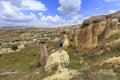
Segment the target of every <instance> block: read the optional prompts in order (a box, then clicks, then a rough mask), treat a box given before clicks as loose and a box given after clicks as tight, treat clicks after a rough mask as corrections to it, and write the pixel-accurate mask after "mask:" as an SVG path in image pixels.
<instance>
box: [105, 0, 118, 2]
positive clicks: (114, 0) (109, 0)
mask: <svg viewBox="0 0 120 80" xmlns="http://www.w3.org/2000/svg"><path fill="white" fill-rule="evenodd" d="M119 1H120V0H105V2H119Z"/></svg>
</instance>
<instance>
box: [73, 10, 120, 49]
mask: <svg viewBox="0 0 120 80" xmlns="http://www.w3.org/2000/svg"><path fill="white" fill-rule="evenodd" d="M119 15H120V11H119V12H117V13H115V14H110V15H102V16H94V17H90V18H89V19H86V20H85V21H83V24H82V26H81V29H80V31H79V36H78V46H77V47H78V50H83V49H92V48H95V47H96V46H97V44H98V41H99V40H102V39H105V38H108V37H110V36H111V35H114V34H116V33H117V32H118V31H119V28H118V27H119V18H120V16H119ZM74 35H76V33H74ZM74 41H76V37H74Z"/></svg>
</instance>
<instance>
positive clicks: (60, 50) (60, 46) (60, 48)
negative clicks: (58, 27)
mask: <svg viewBox="0 0 120 80" xmlns="http://www.w3.org/2000/svg"><path fill="white" fill-rule="evenodd" d="M62 46H63V42H62V41H61V40H60V41H59V45H58V47H59V52H60V53H61V52H62Z"/></svg>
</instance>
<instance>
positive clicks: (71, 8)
mask: <svg viewBox="0 0 120 80" xmlns="http://www.w3.org/2000/svg"><path fill="white" fill-rule="evenodd" d="M59 3H60V7H58V8H57V10H58V11H60V12H62V13H63V14H72V13H75V12H77V11H78V10H80V8H81V6H80V5H81V0H59Z"/></svg>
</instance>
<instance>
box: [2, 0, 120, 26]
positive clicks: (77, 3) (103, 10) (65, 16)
mask: <svg viewBox="0 0 120 80" xmlns="http://www.w3.org/2000/svg"><path fill="white" fill-rule="evenodd" d="M118 10H120V0H0V27H6V26H7V27H9V26H10V27H11V26H26V27H27V26H33V27H59V26H66V25H76V24H80V23H82V21H83V20H84V19H86V18H89V17H90V16H95V15H103V14H110V13H113V12H116V11H118Z"/></svg>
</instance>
